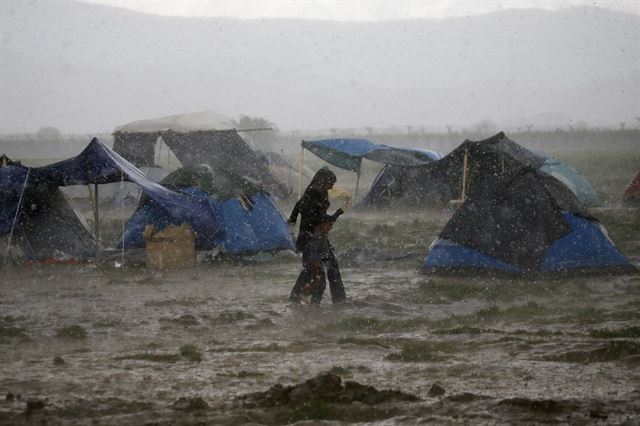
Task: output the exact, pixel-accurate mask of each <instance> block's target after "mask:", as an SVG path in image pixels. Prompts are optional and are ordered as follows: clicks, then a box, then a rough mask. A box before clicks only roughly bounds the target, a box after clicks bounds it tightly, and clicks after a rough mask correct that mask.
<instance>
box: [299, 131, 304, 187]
mask: <svg viewBox="0 0 640 426" xmlns="http://www.w3.org/2000/svg"><path fill="white" fill-rule="evenodd" d="M302 142H304V141H302ZM300 148H301V150H300V178H299V179H298V198H302V168H303V167H304V146H302V144H301V145H300Z"/></svg>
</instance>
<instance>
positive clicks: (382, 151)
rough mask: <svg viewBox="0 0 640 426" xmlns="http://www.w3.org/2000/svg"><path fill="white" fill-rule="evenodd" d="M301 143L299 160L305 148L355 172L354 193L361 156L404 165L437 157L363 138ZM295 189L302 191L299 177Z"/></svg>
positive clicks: (420, 150) (413, 164) (400, 166)
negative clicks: (297, 187)
mask: <svg viewBox="0 0 640 426" xmlns="http://www.w3.org/2000/svg"><path fill="white" fill-rule="evenodd" d="M301 145H302V153H301V163H303V162H304V150H305V149H307V150H308V151H310V152H312V153H313V154H315V155H316V156H318V157H320V158H321V159H322V160H324V161H326V162H327V163H329V164H331V165H333V166H336V167H339V168H341V169H345V170H349V171H352V172H356V173H357V175H358V177H357V181H356V194H355V195H356V196H357V195H358V185H359V182H360V171H361V166H362V159H367V160H370V161H375V162H378V163H382V164H386V165H393V166H397V167H398V168H405V167H415V166H422V165H425V164H429V163H431V162H433V161H434V160H436V159H438V158H440V157H441V154H440V153H438V152H436V151H430V150H425V149H408V148H395V147H391V146H388V145H378V144H375V143H373V142H371V141H368V140H366V139H344V138H342V139H320V140H315V141H302V143H301ZM299 191H300V192H302V179H301V180H300V188H299Z"/></svg>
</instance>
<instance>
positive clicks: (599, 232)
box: [423, 166, 636, 277]
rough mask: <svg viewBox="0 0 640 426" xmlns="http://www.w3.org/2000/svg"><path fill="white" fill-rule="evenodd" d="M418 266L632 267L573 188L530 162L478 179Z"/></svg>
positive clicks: (515, 270)
mask: <svg viewBox="0 0 640 426" xmlns="http://www.w3.org/2000/svg"><path fill="white" fill-rule="evenodd" d="M423 266H424V271H425V272H426V273H438V274H474V273H475V274H477V273H489V274H498V275H500V274H502V275H509V274H512V275H524V276H533V277H540V276H555V275H562V274H565V275H566V274H574V273H587V274H594V273H612V272H623V273H625V272H633V271H635V270H636V268H635V267H634V266H633V265H632V264H631V262H630V261H629V259H627V258H626V257H625V256H624V255H623V254H622V253H621V252H620V251H619V250H618V249H617V248H616V247H615V246H614V245H613V242H612V241H611V240H610V239H609V237H608V236H607V232H606V230H605V229H604V228H603V227H602V226H601V225H600V224H599V222H598V221H597V219H596V218H594V217H593V216H591V214H590V213H589V212H588V211H587V209H586V208H585V207H584V205H583V204H582V203H581V202H580V201H579V200H578V198H577V197H576V196H575V194H573V192H571V191H570V190H569V189H568V188H567V187H566V186H564V185H563V184H561V183H560V182H559V181H558V180H557V179H555V178H553V177H551V176H549V175H547V174H545V173H542V172H540V171H539V170H537V169H535V168H533V167H530V166H523V167H520V168H513V169H511V170H509V171H506V172H504V173H501V174H496V175H494V176H488V177H486V178H485V179H483V180H482V181H479V182H477V184H476V185H475V186H473V187H472V188H471V189H470V190H469V193H468V196H467V197H466V198H465V200H464V203H463V204H462V205H461V206H460V208H459V209H458V210H457V211H456V212H455V213H454V215H453V217H452V218H451V219H450V220H449V222H448V223H447V224H446V226H445V227H444V229H443V230H442V231H441V232H440V234H439V237H438V238H437V239H436V240H435V241H434V242H433V244H432V246H431V247H430V250H429V253H428V255H427V257H426V259H425V261H424V265H423Z"/></svg>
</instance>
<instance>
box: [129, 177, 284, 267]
mask: <svg viewBox="0 0 640 426" xmlns="http://www.w3.org/2000/svg"><path fill="white" fill-rule="evenodd" d="M160 183H161V184H162V185H163V186H164V187H166V188H167V189H170V190H171V191H174V192H176V193H179V194H183V195H185V196H194V197H198V198H200V199H204V200H206V202H207V205H208V207H209V210H210V212H211V214H212V216H213V220H211V221H209V222H207V223H201V224H199V225H198V226H194V224H193V223H191V221H190V220H189V219H188V218H186V217H185V216H184V215H183V212H182V211H181V210H175V209H166V208H164V206H163V205H162V203H161V202H157V201H156V200H153V199H151V198H149V197H144V196H143V198H142V199H141V202H140V206H139V207H138V209H137V210H136V212H135V213H134V214H133V216H132V217H131V219H130V220H129V222H128V223H127V224H126V226H125V232H124V247H125V248H140V247H144V245H145V242H144V237H143V233H144V229H145V227H146V226H147V225H154V226H155V227H156V228H157V229H163V228H165V227H167V226H168V225H170V224H173V225H179V224H181V223H184V222H186V223H189V224H191V225H192V227H193V228H194V229H195V230H196V242H195V244H196V249H197V250H211V249H214V248H219V249H221V250H222V251H223V252H224V253H227V254H231V255H243V254H253V253H257V252H262V251H276V250H287V249H293V248H294V243H293V236H292V234H291V231H290V230H289V227H288V225H287V223H286V219H285V218H284V216H283V215H282V213H281V212H280V210H279V209H278V207H277V206H276V204H275V203H274V201H273V200H272V198H271V196H270V195H269V193H268V192H266V191H264V190H263V189H262V188H260V187H259V186H257V185H255V184H253V183H251V182H249V181H247V180H246V179H244V178H242V177H241V176H238V175H237V174H235V173H233V172H231V171H228V170H225V169H221V168H216V167H211V166H209V165H200V166H194V167H185V168H181V169H178V170H176V171H175V172H173V173H171V174H169V175H168V176H167V177H166V178H164V179H163V180H162V181H161V182H160ZM203 227H206V233H202V232H198V230H199V229H202V228H203Z"/></svg>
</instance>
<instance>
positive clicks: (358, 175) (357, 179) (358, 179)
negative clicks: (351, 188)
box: [353, 169, 360, 199]
mask: <svg viewBox="0 0 640 426" xmlns="http://www.w3.org/2000/svg"><path fill="white" fill-rule="evenodd" d="M359 185H360V169H358V174H357V175H356V194H355V195H354V196H353V198H354V199H355V198H358V186H359Z"/></svg>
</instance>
